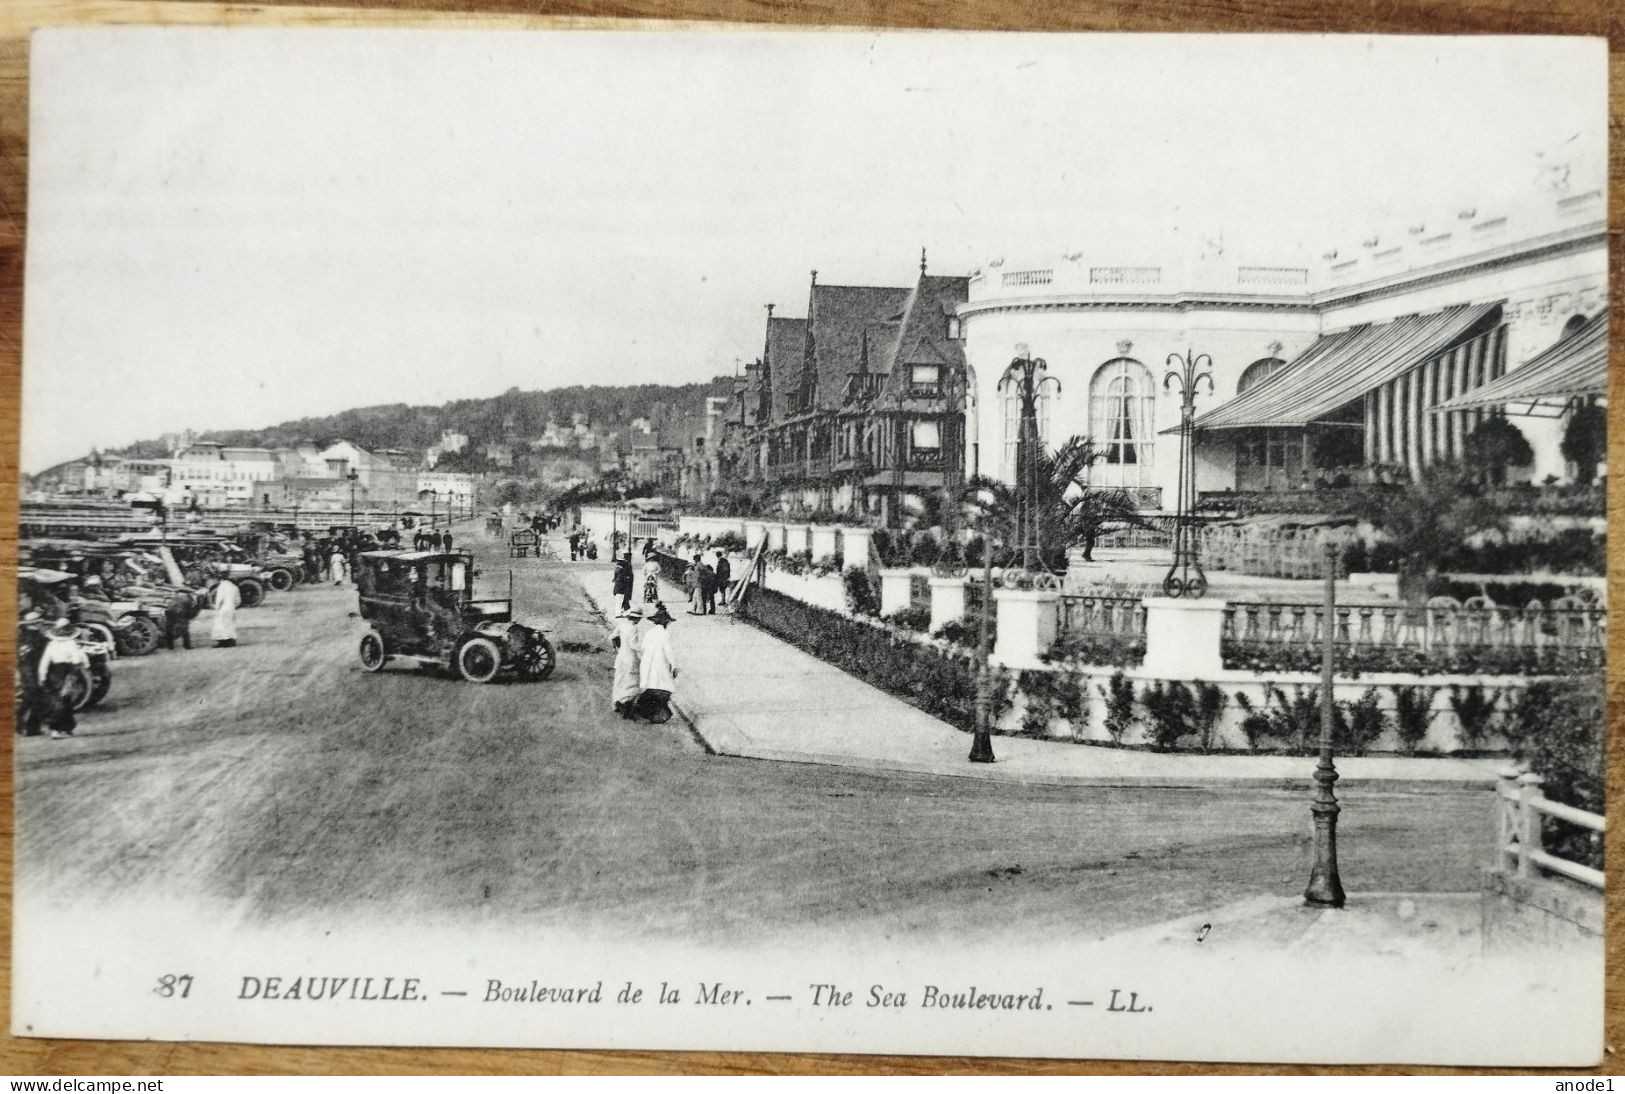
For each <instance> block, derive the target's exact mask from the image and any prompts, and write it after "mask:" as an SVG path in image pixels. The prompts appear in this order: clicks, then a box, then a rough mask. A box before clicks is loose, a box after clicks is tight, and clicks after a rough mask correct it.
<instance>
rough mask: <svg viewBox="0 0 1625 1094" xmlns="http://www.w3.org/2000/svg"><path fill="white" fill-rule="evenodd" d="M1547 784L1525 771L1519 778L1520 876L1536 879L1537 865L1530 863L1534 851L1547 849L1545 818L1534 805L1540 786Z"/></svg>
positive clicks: (1538, 795) (1531, 772)
mask: <svg viewBox="0 0 1625 1094" xmlns="http://www.w3.org/2000/svg"><path fill="white" fill-rule="evenodd" d="M1543 782H1545V780H1544V779H1542V778H1541V777H1540V776H1539V775H1537V774H1535V773H1534V772H1533V771H1525V772H1524V773H1523V774H1522V775H1519V776H1518V811H1519V814H1520V815H1519V817H1518V821H1519V832H1518V876H1519V877H1534V876H1535V864H1534V863H1533V862H1531V861H1530V859H1529V855H1530V852H1532V851H1543V850H1545V849H1546V837H1545V833H1544V831H1543V828H1544V823H1543V821H1544V818H1542V816H1541V813H1540V810H1538V809H1536V808H1535V806H1534V803H1535V802H1536V801H1537V800H1539V798H1540V797H1541V793H1540V784H1541V783H1543Z"/></svg>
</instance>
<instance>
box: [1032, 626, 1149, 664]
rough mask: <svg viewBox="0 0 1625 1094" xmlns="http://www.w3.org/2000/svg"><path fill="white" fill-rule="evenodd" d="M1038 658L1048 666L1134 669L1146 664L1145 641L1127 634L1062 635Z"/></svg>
mask: <svg viewBox="0 0 1625 1094" xmlns="http://www.w3.org/2000/svg"><path fill="white" fill-rule="evenodd" d="M1039 658H1040V660H1043V661H1045V662H1047V663H1050V664H1060V663H1071V664H1077V665H1093V666H1096V667H1099V668H1133V667H1135V666H1136V665H1139V664H1140V663H1141V662H1143V661H1144V660H1145V639H1144V638H1143V637H1141V636H1139V635H1127V634H1124V635H1102V634H1063V635H1060V636H1059V637H1057V638H1056V639H1055V641H1054V642H1052V643H1050V647H1049V649H1047V650H1045V651H1044V652H1042V653H1040V654H1039Z"/></svg>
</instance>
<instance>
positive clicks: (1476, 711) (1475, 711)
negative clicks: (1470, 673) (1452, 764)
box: [1450, 684, 1496, 748]
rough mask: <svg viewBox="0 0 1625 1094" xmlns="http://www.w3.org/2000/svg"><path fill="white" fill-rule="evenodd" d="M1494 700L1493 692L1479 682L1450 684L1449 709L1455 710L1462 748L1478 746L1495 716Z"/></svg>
mask: <svg viewBox="0 0 1625 1094" xmlns="http://www.w3.org/2000/svg"><path fill="white" fill-rule="evenodd" d="M1495 700H1496V695H1495V693H1494V692H1492V691H1490V690H1489V689H1488V688H1486V687H1484V686H1482V685H1480V684H1469V685H1467V686H1466V687H1462V686H1460V685H1458V684H1451V685H1450V709H1451V710H1453V711H1455V712H1456V724H1457V726H1458V727H1459V729H1460V731H1461V743H1462V746H1463V747H1464V748H1478V747H1479V745H1480V744H1481V743H1482V742H1483V740H1484V736H1485V733H1486V731H1487V730H1488V729H1489V726H1490V719H1492V718H1494V717H1495Z"/></svg>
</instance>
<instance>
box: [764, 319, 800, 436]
mask: <svg viewBox="0 0 1625 1094" xmlns="http://www.w3.org/2000/svg"><path fill="white" fill-rule="evenodd" d="M806 342H807V321H806V320H805V319H783V318H780V317H779V316H776V315H775V316H770V317H769V318H768V321H767V341H766V344H765V346H764V353H765V355H766V360H767V364H768V384H769V386H770V388H771V395H772V400H773V401H772V407H773V420H774V421H780V420H781V419H783V418H784V417H785V416H786V415H787V414H789V412H790V400H791V399H792V398H793V397H794V395H795V393H796V385H797V384H799V383H800V382H801V355H802V351H803V350H804V349H805V347H806ZM764 424H765V423H764Z"/></svg>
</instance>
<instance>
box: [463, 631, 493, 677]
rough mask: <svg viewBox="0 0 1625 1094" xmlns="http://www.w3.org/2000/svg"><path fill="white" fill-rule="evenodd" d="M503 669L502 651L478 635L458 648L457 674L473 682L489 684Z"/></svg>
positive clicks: (487, 639)
mask: <svg viewBox="0 0 1625 1094" xmlns="http://www.w3.org/2000/svg"><path fill="white" fill-rule="evenodd" d="M501 671H502V651H501V650H500V649H498V648H497V644H496V643H495V642H493V641H491V640H490V639H489V638H483V637H481V636H479V635H476V636H475V637H473V638H470V639H469V640H468V641H466V642H464V643H463V644H462V645H461V646H459V647H458V648H457V674H458V675H459V676H461V677H462V678H463V679H464V680H467V681H468V682H469V683H471V684H489V683H490V682H491V681H492V680H495V679H496V678H497V673H499V672H501Z"/></svg>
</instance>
